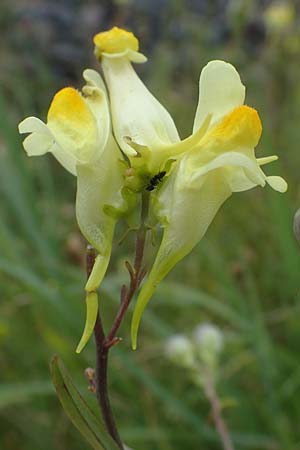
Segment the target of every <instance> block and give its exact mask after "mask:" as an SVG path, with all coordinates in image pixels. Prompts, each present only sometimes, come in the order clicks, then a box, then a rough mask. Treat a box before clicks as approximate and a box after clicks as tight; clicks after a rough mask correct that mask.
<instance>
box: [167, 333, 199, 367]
mask: <svg viewBox="0 0 300 450" xmlns="http://www.w3.org/2000/svg"><path fill="white" fill-rule="evenodd" d="M165 352H166V355H167V356H168V358H169V359H170V360H171V361H173V362H174V363H175V364H177V365H179V366H182V367H192V366H193V365H194V360H195V358H194V348H193V344H192V343H191V341H190V340H189V339H188V338H187V337H185V336H184V335H182V334H174V335H173V336H171V337H170V338H169V339H168V340H167V343H166V346H165Z"/></svg>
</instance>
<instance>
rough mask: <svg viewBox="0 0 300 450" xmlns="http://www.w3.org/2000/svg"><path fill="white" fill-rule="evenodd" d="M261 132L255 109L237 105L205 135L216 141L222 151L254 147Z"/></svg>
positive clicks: (208, 138) (207, 138)
mask: <svg viewBox="0 0 300 450" xmlns="http://www.w3.org/2000/svg"><path fill="white" fill-rule="evenodd" d="M261 133H262V125H261V121H260V118H259V115H258V113H257V111H256V110H255V109H254V108H250V107H249V106H245V105H243V106H239V107H237V108H235V109H234V110H233V111H232V112H231V113H229V114H227V115H226V116H225V117H224V118H223V120H222V121H221V122H219V123H218V124H217V125H216V126H215V127H214V128H213V129H212V130H211V132H210V133H208V135H207V137H206V142H207V141H208V140H212V141H217V143H218V144H219V146H220V149H222V151H227V150H229V149H233V148H238V147H244V148H254V147H256V145H257V144H258V141H259V139H260V136H261Z"/></svg>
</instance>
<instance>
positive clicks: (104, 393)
mask: <svg viewBox="0 0 300 450" xmlns="http://www.w3.org/2000/svg"><path fill="white" fill-rule="evenodd" d="M141 203H142V205H141V223H140V227H139V229H138V230H137V237H136V245H135V257H134V265H133V267H132V266H131V264H130V263H129V262H128V261H127V262H126V268H127V270H128V272H129V276H130V282H129V286H128V287H127V286H125V285H123V286H122V288H121V293H120V307H119V310H118V312H117V315H116V317H115V320H114V322H113V324H112V326H111V329H110V331H109V333H108V334H107V336H105V333H104V329H103V325H102V321H101V316H100V314H99V313H98V316H97V320H96V324H95V328H94V336H95V342H96V358H97V362H96V377H95V387H96V394H97V399H98V402H99V405H100V408H101V411H102V416H103V419H104V422H105V424H106V427H107V430H108V431H109V433H110V435H111V436H112V438H113V439H114V440H115V442H116V443H117V445H118V446H119V448H120V449H121V450H124V447H123V444H122V441H121V438H120V436H119V433H118V430H117V427H116V423H115V420H114V417H113V413H112V408H111V405H110V401H109V396H108V383H107V370H108V356H109V355H108V354H109V350H110V348H111V347H113V346H114V345H115V344H117V343H118V342H120V341H121V339H120V338H118V337H117V336H116V334H117V332H118V330H119V328H120V326H121V323H122V320H123V318H124V316H125V313H126V311H127V309H128V306H129V304H130V301H131V300H132V298H133V296H134V294H135V292H136V291H137V289H138V288H139V286H140V284H141V282H142V280H143V277H144V276H145V273H146V272H145V269H144V268H143V266H142V264H143V256H144V248H145V241H146V233H147V227H146V225H145V221H146V218H147V216H148V207H149V193H148V192H145V193H143V194H142V202H141ZM95 257H96V254H95V250H94V249H91V248H88V251H87V276H88V277H89V275H90V273H91V270H92V268H93V264H94V262H95Z"/></svg>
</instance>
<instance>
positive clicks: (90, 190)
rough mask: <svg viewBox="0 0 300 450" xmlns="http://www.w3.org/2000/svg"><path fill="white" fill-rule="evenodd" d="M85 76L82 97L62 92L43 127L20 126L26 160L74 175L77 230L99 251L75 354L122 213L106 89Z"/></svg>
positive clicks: (31, 121)
mask: <svg viewBox="0 0 300 450" xmlns="http://www.w3.org/2000/svg"><path fill="white" fill-rule="evenodd" d="M83 76H84V78H85V80H86V85H85V86H84V87H83V89H82V94H81V93H80V92H79V91H77V90H76V89H74V88H72V87H66V88H64V89H62V90H60V91H59V92H58V93H57V94H56V95H55V96H54V98H53V100H52V103H51V105H50V108H49V111H48V117H47V124H45V123H44V122H42V121H41V120H40V119H38V118H36V117H28V118H27V119H25V120H23V121H22V122H21V123H20V125H19V131H20V133H30V134H29V136H28V137H26V138H25V140H24V142H23V146H24V149H25V151H26V152H27V154H28V156H37V155H43V154H45V153H47V152H50V153H52V154H53V155H54V156H55V158H56V159H57V160H58V161H59V162H60V163H61V164H62V165H63V166H64V167H65V168H66V169H67V170H68V171H69V172H71V173H72V174H73V175H75V176H77V197H76V216H77V221H78V225H79V227H80V229H81V231H82V234H83V235H84V236H85V238H86V239H87V241H88V242H89V243H90V244H91V245H92V246H93V247H95V248H96V249H97V250H98V252H99V255H98V257H97V259H96V263H95V266H94V269H93V272H92V274H91V277H90V279H89V280H88V283H87V285H86V291H87V319H88V320H87V323H86V328H85V332H84V336H83V340H82V341H81V344H80V345H79V350H80V349H81V348H82V347H83V346H84V344H85V343H86V341H87V339H88V337H89V335H90V334H91V332H92V329H93V325H94V322H95V319H96V314H97V309H98V298H97V294H96V292H95V291H96V289H97V287H98V286H99V284H100V283H101V281H102V279H103V277H104V275H105V272H106V269H107V266H108V263H109V259H110V253H111V246H112V239H113V233H114V228H115V223H116V220H117V215H118V210H122V208H124V206H123V203H122V202H123V200H122V197H121V188H122V185H123V176H122V172H123V169H122V167H121V163H120V161H119V158H120V157H121V153H120V151H119V149H118V147H117V145H116V143H115V141H114V139H113V137H112V133H111V126H110V114H109V107H108V102H107V94H106V90H105V86H104V84H103V81H102V79H101V77H100V75H99V74H98V73H97V72H95V71H94V70H90V69H87V70H85V71H84V73H83ZM113 212H115V213H113Z"/></svg>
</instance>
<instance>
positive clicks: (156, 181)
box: [146, 171, 166, 192]
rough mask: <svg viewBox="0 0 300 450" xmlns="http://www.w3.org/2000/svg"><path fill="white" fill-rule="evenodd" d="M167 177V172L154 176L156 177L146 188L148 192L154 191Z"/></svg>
mask: <svg viewBox="0 0 300 450" xmlns="http://www.w3.org/2000/svg"><path fill="white" fill-rule="evenodd" d="M165 175H166V172H165V171H163V172H158V174H156V175H154V177H152V178H151V180H150V182H149V185H148V186H147V187H146V191H149V192H150V191H153V190H154V189H155V188H156V186H157V185H158V184H159V183H160V182H161V181H162V179H163V177H164V176H165Z"/></svg>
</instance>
